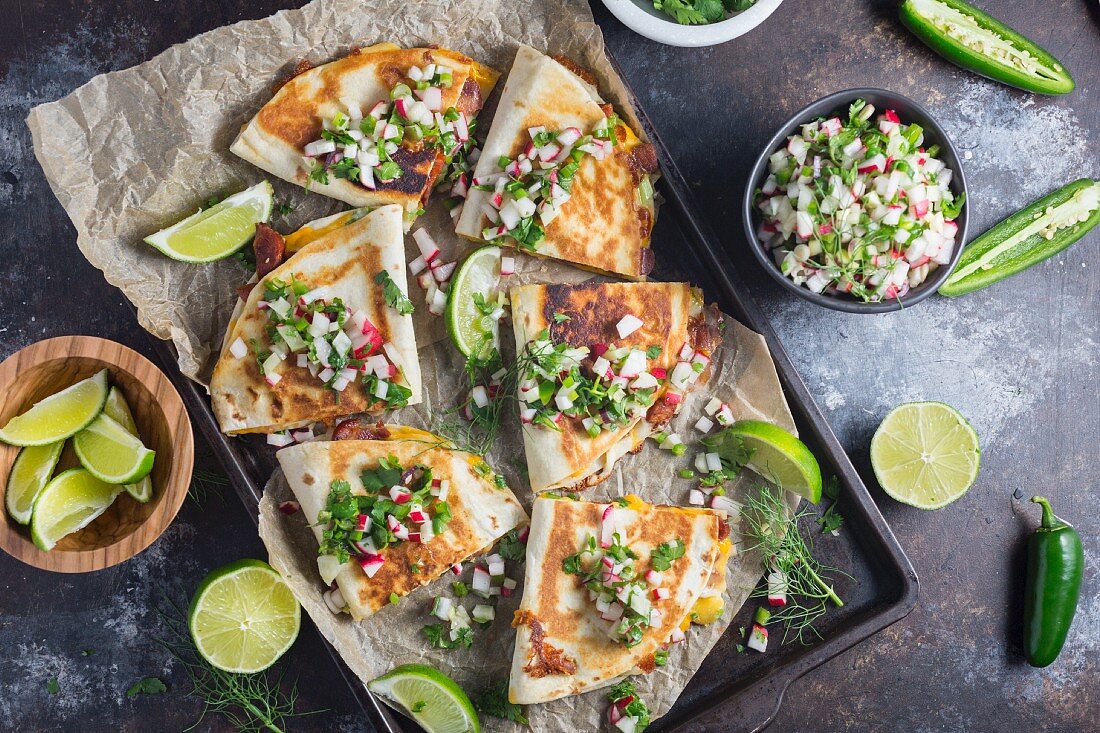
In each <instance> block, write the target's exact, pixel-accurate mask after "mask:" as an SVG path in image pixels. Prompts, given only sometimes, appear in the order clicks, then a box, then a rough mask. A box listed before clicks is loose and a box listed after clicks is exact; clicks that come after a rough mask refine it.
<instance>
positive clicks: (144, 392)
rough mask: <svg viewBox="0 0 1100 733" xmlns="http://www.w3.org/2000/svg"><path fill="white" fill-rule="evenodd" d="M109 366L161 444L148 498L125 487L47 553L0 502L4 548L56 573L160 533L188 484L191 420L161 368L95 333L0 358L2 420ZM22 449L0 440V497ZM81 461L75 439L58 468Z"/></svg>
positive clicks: (93, 566) (109, 560)
mask: <svg viewBox="0 0 1100 733" xmlns="http://www.w3.org/2000/svg"><path fill="white" fill-rule="evenodd" d="M104 368H106V369H108V370H109V373H110V383H111V384H112V385H113V386H115V387H118V388H119V389H120V390H122V394H123V396H124V397H125V398H126V402H127V403H128V404H129V406H130V410H131V412H133V414H134V422H136V423H137V426H138V432H139V433H140V434H141V439H142V442H144V443H145V445H147V446H149V447H150V448H152V449H153V450H155V451H156V454H157V455H156V459H155V461H154V463H153V471H152V473H151V474H150V475H151V476H152V479H153V498H152V499H151V500H150V501H149V502H148V503H146V504H142V503H140V502H138V501H135V500H134V498H133V497H131V496H130V495H129V494H128V493H126V492H123V493H121V494H120V495H119V496H118V498H117V499H115V501H114V503H113V504H112V505H111V507H110V508H109V509H108V510H107V511H105V512H104V513H103V514H102V515H101V516H99V517H98V518H96V520H95V521H94V522H92V523H91V524H89V525H88V526H87V527H85V528H84V529H82V530H80V531H79V532H74V533H73V534H71V535H69V536H68V537H65V538H64V539H62V540H61V541H60V542H58V543H57V546H55V547H54V548H53V549H52V550H50V551H49V552H44V551H42V550H40V549H38V548H37V547H36V546H35V545H34V543H33V542H32V541H31V534H30V528H29V527H27V526H24V525H21V524H18V523H16V522H15V520H13V519H12V518H11V517H10V516H8V513H7V512H6V511H4V510H3V509H2V508H0V548H3V550H4V551H5V552H7V553H8V554H9V555H11V556H12V557H14V558H16V559H17V560H21V561H23V562H25V563H27V564H28V565H34V566H35V567H38V568H42V569H43V570H52V571H55V572H59V573H86V572H89V571H92V570H102V569H103V568H107V567H110V566H112V565H116V564H118V563H120V562H122V561H124V560H128V559H129V558H131V557H133V556H134V555H136V554H138V553H139V552H141V551H142V550H144V549H145V548H146V547H148V546H149V545H150V544H152V542H153V541H154V540H155V539H157V537H160V535H161V533H162V532H164V530H165V529H167V528H168V525H169V524H171V523H172V520H173V519H174V518H175V516H176V512H178V511H179V508H180V504H182V503H183V499H184V497H185V496H187V488H188V486H189V485H190V483H191V469H192V467H193V464H194V460H195V444H194V438H193V436H192V434H191V420H190V419H189V418H188V417H187V410H186V409H185V408H184V406H183V401H182V400H181V399H180V396H179V393H178V392H176V389H175V387H173V386H172V383H171V382H170V381H169V380H168V378H167V377H166V376H164V373H163V372H161V371H160V370H159V369H157V367H155V366H154V365H153V363H152V362H150V361H149V360H148V359H146V358H145V357H144V356H142V355H141V354H139V353H137V352H136V351H134V350H133V349H128V348H126V347H125V346H123V345H122V344H117V343H115V342H114V341H107V340H106V339H101V338H95V337H92V336H62V337H60V338H52V339H47V340H45V341H39V342H38V343H36V344H32V345H31V346H28V347H27V348H25V349H23V350H22V351H19V352H17V353H15V354H13V355H12V356H10V357H8V359H6V360H5V361H4V362H3V363H2V364H0V425H4V424H6V423H7V422H8V420H10V419H11V418H12V417H14V416H16V415H19V414H21V413H23V412H26V410H27V409H28V408H30V406H31V405H33V404H34V403H35V402H37V401H39V400H41V399H43V398H45V397H48V396H49V395H51V394H54V393H55V392H59V391H60V390H62V389H64V388H65V387H68V386H69V385H71V384H74V383H76V382H78V381H80V380H81V379H85V378H86V377H90V376H92V375H93V374H95V373H96V372H98V371H99V370H101V369H104ZM18 453H19V448H17V447H15V446H10V445H6V444H3V443H0V504H2V503H3V502H2V500H3V493H4V491H5V490H6V486H7V477H8V472H9V471H10V470H11V466H12V463H14V462H15V457H16V455H18ZM76 465H79V462H78V461H77V460H76V456H75V453H74V452H73V449H72V445H71V441H70V443H69V444H68V445H66V447H65V450H64V452H63V453H62V454H61V461H60V462H59V463H58V466H57V468H56V469H55V471H54V475H57V473H58V472H60V471H62V470H64V469H66V468H70V467H72V466H76Z"/></svg>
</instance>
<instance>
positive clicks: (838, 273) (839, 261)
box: [755, 99, 965, 302]
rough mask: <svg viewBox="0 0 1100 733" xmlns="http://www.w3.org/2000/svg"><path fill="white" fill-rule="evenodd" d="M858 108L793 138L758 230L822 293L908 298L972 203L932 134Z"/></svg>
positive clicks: (767, 187) (771, 179) (790, 270)
mask: <svg viewBox="0 0 1100 733" xmlns="http://www.w3.org/2000/svg"><path fill="white" fill-rule="evenodd" d="M874 114H875V108H874V107H873V106H872V105H870V104H867V103H866V102H865V101H864V100H862V99H857V100H856V101H855V102H854V103H853V104H852V105H851V106H850V107H849V109H848V113H847V115H846V119H845V120H842V119H841V118H840V116H834V117H831V118H829V119H824V118H819V119H817V120H814V121H813V122H809V123H807V124H805V125H803V126H802V132H801V134H798V135H792V136H790V137H789V138H787V145H786V147H784V148H782V149H780V150H777V151H776V152H775V153H774V154H773V155H772V156H771V158H770V159H769V161H768V170H769V173H768V177H767V178H766V179H765V181H764V184H763V186H761V187H760V189H758V190H757V192H756V197H755V201H756V206H757V208H758V209H759V210H760V212H761V215H762V221H761V223H760V226H759V227H758V229H757V237H759V239H760V241H761V243H763V244H764V245H765V246H767V247H770V248H771V250H772V255H773V257H774V258H775V263H776V265H777V266H778V267H779V269H780V270H781V271H782V272H783V274H784V275H786V276H787V277H788V278H790V279H791V280H792V281H794V283H795V284H797V285H804V286H805V287H807V288H809V289H810V290H811V291H813V292H815V293H826V294H828V295H841V294H845V293H846V294H849V295H851V296H852V297H855V298H858V299H860V300H862V301H864V302H878V301H883V300H891V299H901V298H902V297H904V296H905V294H906V293H908V292H909V290H910V289H912V288H915V287H917V286H919V285H920V284H921V283H923V282H924V281H925V280H926V279H927V278H928V276H929V274H930V273H931V272H932V271H933V270H935V269H936V268H937V267H940V266H942V265H946V264H948V263H949V262H950V261H951V257H952V254H953V253H954V252H955V248H956V247H957V246H959V243H957V242H956V241H955V237H956V235H957V234H958V229H959V228H958V226H957V225H956V224H955V219H956V218H958V216H959V212H960V211H961V209H962V206H963V202H964V196H965V195H963V196H958V197H956V196H954V194H952V192H951V187H950V186H951V179H952V175H953V174H952V171H951V169H950V168H947V167H946V166H945V165H944V163H943V161H941V160H940V159H939V158H938V157H937V154H938V152H939V148H938V146H936V145H933V146H931V147H929V148H925V147H923V142H924V130H923V129H922V128H921V126H920V125H916V124H905V123H904V122H903V121H902V120H901V119H900V118H899V117H898V115H897V113H896V112H894V110H890V109H888V110H885V111H884V112H883V113H882V114H881V115H878V117H877V118H875V119H874V121H873V122H872V117H873V116H874Z"/></svg>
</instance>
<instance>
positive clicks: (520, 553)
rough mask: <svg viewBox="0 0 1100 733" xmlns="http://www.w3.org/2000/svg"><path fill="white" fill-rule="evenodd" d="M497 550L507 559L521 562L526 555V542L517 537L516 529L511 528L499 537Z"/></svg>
mask: <svg viewBox="0 0 1100 733" xmlns="http://www.w3.org/2000/svg"><path fill="white" fill-rule="evenodd" d="M497 552H499V553H500V556H501V557H503V558H505V559H507V560H515V561H516V562H523V561H524V559H526V557H527V543H526V542H524V541H523V540H521V539H520V538H519V531H518V530H515V529H512V530H509V531H508V533H507V534H506V535H504V536H503V537H501V538H500V544H499V545H497Z"/></svg>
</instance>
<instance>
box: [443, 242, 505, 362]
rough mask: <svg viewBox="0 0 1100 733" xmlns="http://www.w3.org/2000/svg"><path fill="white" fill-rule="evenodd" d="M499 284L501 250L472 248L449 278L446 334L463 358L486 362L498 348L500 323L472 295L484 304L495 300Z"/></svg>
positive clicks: (497, 248)
mask: <svg viewBox="0 0 1100 733" xmlns="http://www.w3.org/2000/svg"><path fill="white" fill-rule="evenodd" d="M499 281H500V247H492V246H490V247H481V248H479V249H475V250H474V251H473V252H471V253H470V255H469V256H468V257H467V258H466V261H465V262H463V263H462V266H461V267H459V268H458V271H457V272H456V273H455V274H454V277H453V278H451V289H450V291H449V292H448V294H447V315H446V317H447V333H449V334H450V336H451V341H454V344H455V346H457V347H458V350H459V351H460V352H462V355H463V356H465V357H475V358H480V359H488V358H489V357H490V356H491V355H492V353H493V352H492V350H493V349H499V348H500V325H499V321H497V320H495V319H493V318H491V317H490V316H489V315H488V314H486V313H484V312H483V311H482V309H481V308H479V307H478V303H477V300H475V298H474V295H475V294H480V295H481V297H482V298H485V301H482V302H483V303H484V302H491V298H493V297H495V294H496V289H497V283H498V282H499Z"/></svg>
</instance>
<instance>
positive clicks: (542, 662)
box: [512, 611, 577, 679]
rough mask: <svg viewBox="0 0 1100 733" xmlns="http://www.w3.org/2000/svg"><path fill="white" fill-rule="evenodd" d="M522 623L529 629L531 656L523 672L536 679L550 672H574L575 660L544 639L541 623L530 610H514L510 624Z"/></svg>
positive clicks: (550, 673)
mask: <svg viewBox="0 0 1100 733" xmlns="http://www.w3.org/2000/svg"><path fill="white" fill-rule="evenodd" d="M523 625H526V626H528V627H529V628H530V629H531V658H530V659H529V660H528V662H527V665H526V666H525V667H524V668H523V671H524V672H526V673H527V674H529V675H531V676H532V677H534V678H536V679H538V678H539V677H547V676H549V675H552V674H576V672H577V663H576V661H574V660H573V659H572V658H571V657H570V656H569V655H568V654H566V653H565V652H563V651H562V650H561V649H558V648H556V647H554V646H552V645H550V644H548V643H547V642H546V641H544V636H545V634H544V632H543V630H542V624H540V623H539V620H538V619H537V618H535V617H534V615H533V614H532V613H531V612H530V611H516V615H515V617H514V620H513V621H512V626H523Z"/></svg>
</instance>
